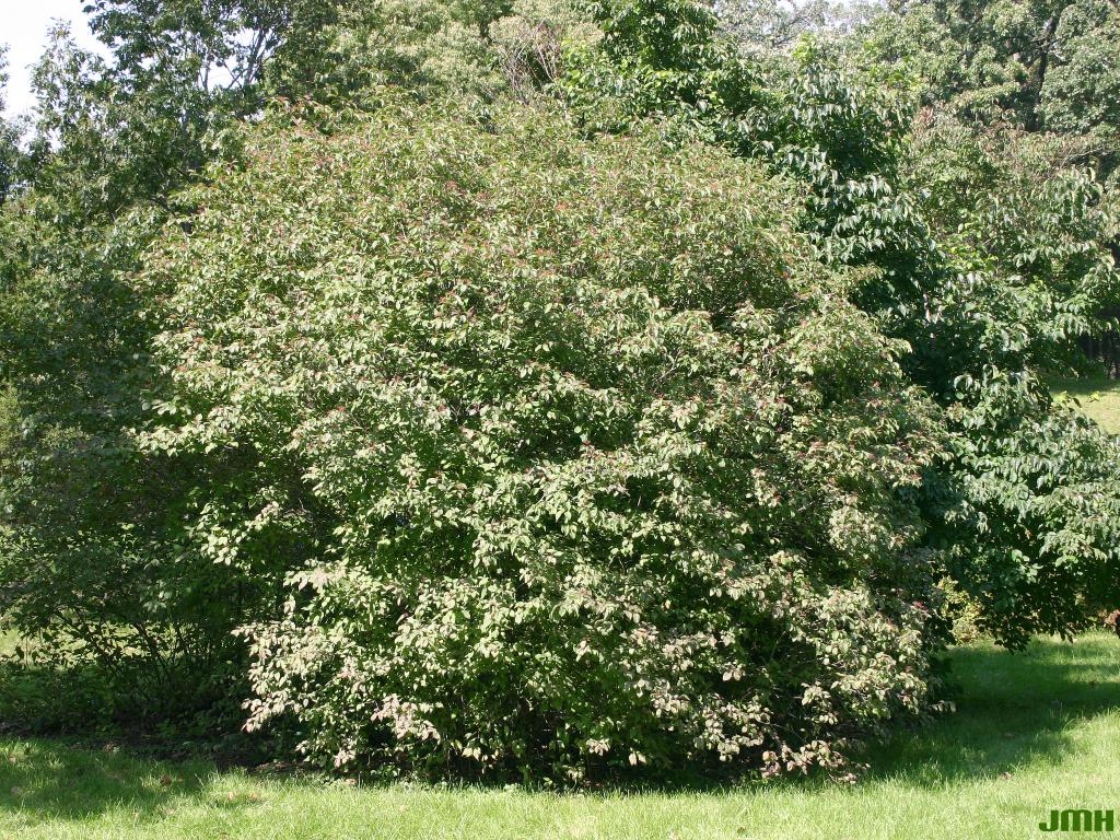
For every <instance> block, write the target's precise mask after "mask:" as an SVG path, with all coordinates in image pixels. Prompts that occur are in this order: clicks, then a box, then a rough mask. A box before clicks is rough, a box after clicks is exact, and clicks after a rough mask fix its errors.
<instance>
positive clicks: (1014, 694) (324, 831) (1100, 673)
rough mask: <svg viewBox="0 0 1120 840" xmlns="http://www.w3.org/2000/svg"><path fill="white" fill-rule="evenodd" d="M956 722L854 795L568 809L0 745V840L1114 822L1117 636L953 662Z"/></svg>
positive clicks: (645, 801) (1118, 776)
mask: <svg viewBox="0 0 1120 840" xmlns="http://www.w3.org/2000/svg"><path fill="white" fill-rule="evenodd" d="M953 663H954V672H955V674H956V679H958V680H959V681H960V683H961V684H962V686H963V688H964V694H963V695H962V696H961V697H960V699H959V702H958V710H957V712H956V713H955V714H952V715H947V716H945V717H944V718H942V719H940V720H939V721H937V722H936V723H935V724H933V725H932V726H930V727H927V728H925V729H922V730H919V731H916V732H912V733H904V734H901V735H899V736H898V737H897V738H895V739H894V741H892V742H891V743H889V744H887V745H885V746H882V747H880V748H878V749H876V750H874V751H872V752H871V753H870V754H869V755H868V756H866V760H867V761H868V762H869V763H870V764H871V770H870V771H869V772H868V774H867V775H866V776H865V778H864V779H863V781H861V782H860V783H859V784H858V785H855V786H851V787H848V786H835V785H830V784H826V783H821V782H803V783H784V784H780V785H772V786H769V787H765V788H757V789H740V790H730V791H725V792H703V793H700V792H686V793H679V792H676V793H673V792H649V793H642V794H629V795H628V794H622V793H614V794H605V795H590V794H589V795H575V794H550V793H533V792H527V791H524V790H519V789H506V790H486V789H478V788H463V789H456V788H433V787H425V786H410V785H405V784H399V785H390V786H386V787H369V788H364V787H360V786H357V785H352V784H347V783H345V782H343V781H326V780H323V779H318V778H314V777H306V778H302V779H299V778H291V777H288V778H277V777H274V776H271V777H270V776H269V775H268V774H264V773H247V772H245V771H235V772H231V771H224V772H222V771H219V770H217V769H216V768H214V767H213V766H212V765H208V764H206V763H177V764H166V763H160V762H155V761H145V760H140V759H138V758H135V757H132V756H129V755H127V754H125V753H123V752H119V751H113V750H112V749H110V750H96V751H94V750H89V749H79V748H75V747H70V746H67V745H66V744H64V743H60V742H52V741H48V740H19V739H6V740H3V739H0V837H2V838H13V840H15V838H20V840H25V839H26V840H36V838H73V839H74V840H78V838H81V840H108V838H114V840H137V838H160V840H165V839H166V840H178V839H180V838H181V840H187V838H190V839H191V840H195V838H208V840H222V838H229V840H241V838H246V839H247V840H250V839H252V840H255V839H256V838H261V840H264V838H269V840H289V839H290V840H296V838H301V839H302V838H307V840H312V839H314V840H320V839H322V840H327V839H328V838H330V840H334V838H339V840H346V839H347V838H354V840H358V838H361V839H362V840H377V839H379V838H399V839H400V840H405V838H418V839H419V838H424V840H428V838H470V840H499V838H501V840H506V838H549V840H552V839H553V838H642V839H643V840H644V838H665V840H669V838H676V840H685V838H695V840H701V838H703V840H711V838H735V840H748V838H754V840H763V838H774V839H775V840H777V838H782V839H783V840H787V839H788V840H796V838H814V839H815V840H816V839H818V838H859V840H874V839H875V838H906V840H920V838H938V840H988V838H1007V839H1008V840H1012V839H1013V840H1021V838H1031V837H1042V836H1044V835H1043V833H1042V832H1041V831H1039V829H1038V823H1039V821H1040V820H1043V819H1047V818H1048V814H1049V811H1050V809H1051V808H1073V807H1084V808H1090V809H1115V810H1117V811H1120V640H1118V639H1117V638H1116V637H1115V636H1110V635H1105V634H1103V633H1098V634H1093V635H1090V636H1087V637H1085V638H1084V639H1081V640H1079V641H1078V642H1077V643H1076V644H1075V645H1068V644H1062V643H1059V642H1055V641H1040V642H1036V643H1034V644H1033V645H1032V646H1031V648H1030V649H1029V650H1028V651H1027V652H1025V653H1023V654H1015V655H1012V654H1008V653H1004V652H1002V651H999V650H997V649H995V648H993V647H991V646H990V645H988V644H978V645H973V646H970V647H969V648H966V649H962V650H958V651H956V652H955V653H954V655H953Z"/></svg>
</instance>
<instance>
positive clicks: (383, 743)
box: [143, 103, 939, 777]
mask: <svg viewBox="0 0 1120 840" xmlns="http://www.w3.org/2000/svg"><path fill="white" fill-rule="evenodd" d="M336 125H337V124H336ZM246 155H247V158H246V163H245V165H244V166H243V167H242V168H238V169H237V170H236V171H234V170H232V169H229V170H226V171H223V172H221V173H214V175H215V177H214V179H213V181H212V184H211V185H209V186H206V187H200V188H198V189H197V190H196V191H195V192H194V193H193V194H192V196H191V200H192V201H193V202H194V203H195V205H196V207H197V212H196V213H195V214H194V215H193V216H191V217H189V218H184V219H182V220H181V221H180V222H179V223H177V224H176V225H174V226H172V227H170V228H168V230H167V233H166V235H165V237H164V239H163V241H162V242H161V243H160V245H159V247H157V248H156V249H155V250H154V251H153V252H152V253H151V255H150V258H149V261H148V266H149V267H148V273H147V281H148V282H149V283H150V284H152V289H153V290H154V291H155V292H156V293H158V294H159V295H162V306H163V310H162V314H161V317H162V318H164V319H166V324H167V329H166V331H165V332H164V333H163V334H162V335H161V336H160V337H159V338H158V340H157V358H158V360H159V361H160V363H161V364H162V365H163V369H164V371H165V373H166V375H167V377H168V381H169V383H170V385H169V386H168V389H167V391H166V392H165V393H163V394H161V395H160V398H159V400H158V401H157V404H156V411H157V412H158V417H159V419H158V420H157V421H155V423H154V424H153V426H152V427H151V428H150V429H149V430H148V431H147V433H146V434H145V435H144V436H143V443H144V446H146V447H148V448H149V449H150V450H154V451H158V452H161V453H163V454H165V455H171V456H175V457H183V456H186V455H191V456H193V457H197V458H201V459H204V460H208V461H209V463H211V464H212V465H213V467H212V468H213V470H214V471H216V472H218V471H224V473H225V478H224V479H223V480H222V481H221V482H220V483H219V482H213V483H211V484H209V485H206V486H201V485H200V487H199V490H198V497H197V498H198V499H199V501H200V504H202V505H203V506H202V508H201V512H200V515H199V516H198V518H197V519H196V520H195V521H194V522H192V524H191V534H192V538H193V539H194V540H195V541H196V542H197V543H198V544H199V545H201V546H203V547H204V549H205V550H208V551H209V552H210V553H211V556H212V558H213V559H214V561H216V562H218V563H223V564H229V565H232V566H236V567H240V568H244V569H261V570H272V572H275V571H276V570H277V569H281V570H286V571H287V582H288V585H289V587H290V599H289V601H288V605H287V609H286V614H285V615H284V617H283V618H282V619H281V620H262V621H258V622H256V623H253V624H252V625H251V626H248V627H247V628H245V631H244V632H245V635H246V636H247V637H248V639H249V640H250V641H251V645H252V650H253V654H254V659H253V662H254V664H253V667H252V672H251V680H252V685H253V689H254V699H253V700H252V702H251V704H250V710H251V725H253V726H260V725H263V724H265V723H266V722H267V721H269V720H270V719H272V718H275V717H277V716H284V717H288V718H290V719H292V718H294V720H296V721H297V722H298V725H299V726H300V727H301V729H302V733H303V748H304V749H305V750H306V751H307V752H308V753H309V754H310V755H311V756H313V757H314V758H316V759H320V760H323V761H326V762H332V761H333V763H334V764H335V765H339V766H342V765H351V764H352V763H354V762H357V761H363V760H366V759H368V758H377V757H381V758H391V759H396V760H399V761H401V762H403V763H406V764H408V765H410V766H411V767H413V768H414V769H420V770H428V771H432V772H437V773H438V772H445V771H449V770H451V771H454V770H458V771H466V772H479V771H482V772H494V773H506V772H510V771H516V772H521V773H531V774H537V773H544V774H550V775H551V774H554V775H563V774H569V775H572V776H576V777H578V776H579V775H581V774H583V773H586V772H597V771H601V770H604V769H607V768H609V767H612V766H621V767H627V766H629V765H644V764H647V763H648V764H651V765H666V764H669V763H671V762H675V761H683V760H689V761H696V762H701V763H702V762H705V761H709V760H712V761H714V760H716V759H720V760H727V761H731V762H738V763H739V766H741V767H744V768H756V769H763V770H766V771H770V772H777V771H780V770H793V769H795V768H802V767H807V766H809V765H811V764H814V763H819V764H822V765H825V766H833V767H835V766H837V765H838V764H839V763H840V761H841V757H840V755H841V754H842V752H843V749H842V748H843V744H844V743H845V740H846V739H848V738H850V737H851V736H853V735H858V734H860V733H866V732H868V731H871V730H873V729H875V728H876V727H878V726H880V725H881V724H883V723H885V722H886V721H888V720H890V719H892V718H894V717H896V716H898V715H900V714H910V713H915V712H918V711H919V710H921V709H922V708H923V707H924V705H925V704H926V703H927V701H928V689H929V677H928V671H927V667H926V665H927V659H926V656H927V652H928V650H927V644H926V642H927V639H928V634H927V632H926V631H927V630H929V627H928V624H929V622H928V621H927V616H928V615H929V614H930V613H929V609H930V599H931V598H933V597H934V596H933V593H934V587H933V583H932V581H934V580H935V579H936V575H937V569H935V568H934V565H935V564H934V563H933V562H932V559H933V558H932V557H931V556H930V555H929V554H927V553H923V552H921V551H917V550H913V548H912V547H913V546H914V544H915V543H916V540H917V538H918V537H919V536H920V535H919V530H920V525H919V521H920V520H919V517H918V515H917V512H916V510H915V508H914V506H913V504H912V502H911V495H912V491H913V488H915V487H916V486H917V485H918V484H919V482H920V481H921V475H922V471H923V469H924V467H925V466H926V465H928V464H929V463H930V462H931V460H932V459H933V458H935V457H936V453H937V451H938V449H939V444H938V442H937V441H938V432H937V429H938V423H937V421H936V419H935V416H934V414H933V411H932V409H931V408H930V406H929V405H928V404H927V403H926V402H924V401H923V400H922V399H921V398H920V397H919V396H917V395H916V394H915V392H913V391H912V390H911V389H909V388H908V387H907V385H906V382H905V380H904V378H903V376H902V374H901V372H900V370H899V367H898V364H897V361H896V357H897V356H898V354H899V353H901V352H902V351H903V349H904V348H903V347H902V346H900V345H897V344H893V343H891V342H890V341H887V340H885V339H883V338H882V337H881V336H880V335H879V334H877V333H876V331H875V330H874V328H873V326H872V324H871V322H870V321H869V319H868V318H867V317H866V316H864V315H863V314H861V313H860V312H859V311H857V310H856V309H855V308H853V307H852V306H851V305H849V304H848V303H846V302H845V290H846V288H847V286H848V285H849V284H850V283H851V282H853V279H852V278H851V277H849V276H848V275H846V274H843V273H838V272H835V271H832V270H830V269H826V268H824V267H822V266H821V265H820V264H819V263H818V262H816V261H815V260H814V259H813V258H812V256H811V248H810V247H809V246H808V245H807V242H806V240H805V239H804V237H803V236H802V235H801V234H798V233H797V232H796V226H797V218H796V217H797V215H798V210H797V209H796V207H797V200H796V198H794V197H792V196H791V195H790V194H789V192H788V191H787V189H786V187H785V186H784V185H783V184H782V183H781V182H777V181H773V180H770V179H769V178H768V177H767V176H765V175H764V174H763V173H762V172H761V170H760V169H759V168H758V167H756V166H754V165H752V164H750V163H747V162H743V161H737V160H733V159H731V158H730V157H729V156H727V155H726V154H724V153H722V152H720V151H718V150H715V149H712V148H704V147H700V146H694V147H693V146H690V147H686V148H684V149H682V150H678V151H674V152H666V151H665V150H664V148H663V147H662V146H661V145H660V144H659V142H658V140H657V139H656V137H654V136H652V134H651V135H650V136H640V137H625V138H613V139H599V140H596V141H593V142H590V141H585V140H581V139H579V138H578V136H577V135H576V133H575V132H574V131H573V130H572V129H570V128H569V127H568V126H567V124H566V122H565V120H564V118H563V116H562V114H559V113H555V112H539V111H533V110H530V109H524V108H522V109H510V110H505V109H499V110H497V111H496V112H494V113H491V114H489V115H487V117H486V118H485V119H479V120H475V119H472V118H470V117H469V115H467V114H464V113H461V112H458V111H457V109H456V108H454V107H452V106H450V105H448V104H446V103H441V104H440V105H438V106H435V107H426V108H419V109H415V110H410V109H409V108H407V107H404V106H401V107H386V108H385V109H383V110H382V111H381V112H379V113H378V114H377V115H376V116H375V117H363V118H354V120H353V122H352V123H351V124H349V127H347V128H345V129H337V128H336V130H335V131H334V132H333V133H322V132H320V131H317V130H316V129H314V128H312V127H308V126H301V125H299V124H296V125H295V126H294V127H291V126H289V127H286V128H276V127H270V126H269V125H265V126H263V127H261V128H258V129H256V130H254V132H253V133H252V135H251V137H250V138H249V139H248V141H247V152H246ZM231 465H234V466H232V467H231Z"/></svg>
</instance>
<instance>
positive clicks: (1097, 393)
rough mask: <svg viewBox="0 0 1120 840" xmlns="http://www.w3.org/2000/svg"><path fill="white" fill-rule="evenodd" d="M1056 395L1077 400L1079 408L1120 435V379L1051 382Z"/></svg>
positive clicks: (1098, 378)
mask: <svg viewBox="0 0 1120 840" xmlns="http://www.w3.org/2000/svg"><path fill="white" fill-rule="evenodd" d="M1051 390H1052V391H1053V393H1054V396H1055V397H1057V398H1058V399H1059V400H1062V401H1069V400H1076V402H1077V404H1078V408H1079V409H1080V410H1081V411H1083V412H1084V413H1085V414H1087V415H1088V416H1089V417H1091V418H1093V419H1094V420H1096V421H1097V423H1099V424H1100V425H1101V427H1102V428H1104V429H1107V430H1108V431H1109V432H1111V433H1112V434H1114V435H1120V379H1105V378H1104V377H1088V378H1085V379H1061V380H1057V381H1055V382H1052V383H1051Z"/></svg>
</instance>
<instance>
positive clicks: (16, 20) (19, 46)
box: [0, 0, 105, 117]
mask: <svg viewBox="0 0 1120 840" xmlns="http://www.w3.org/2000/svg"><path fill="white" fill-rule="evenodd" d="M88 1H89V0H0V44H7V45H8V77H9V78H8V87H7V90H6V91H5V97H4V98H5V99H6V101H7V108H5V110H4V116H6V117H11V116H15V115H16V114H20V113H23V112H24V111H27V110H29V109H30V108H31V107H32V106H33V105H34V104H35V102H34V100H33V99H32V96H31V65H33V64H35V62H37V61H38V60H39V57H40V56H41V55H42V54H43V48H44V47H45V46H46V43H47V32H49V31H50V29H51V26H52V25H53V24H52V21H55V20H62V21H65V22H67V23H69V24H70V33H71V34H72V35H73V36H74V40H75V41H77V42H78V45H79V46H81V47H84V48H86V49H98V48H99V49H98V52H101V53H104V52H105V50H104V47H102V46H101V45H100V43H99V42H98V41H97V39H96V38H94V37H93V34H92V33H91V32H90V31H89V26H88V25H87V24H86V16H85V13H84V12H82V6H84V5H85V4H86V3H87V2H88Z"/></svg>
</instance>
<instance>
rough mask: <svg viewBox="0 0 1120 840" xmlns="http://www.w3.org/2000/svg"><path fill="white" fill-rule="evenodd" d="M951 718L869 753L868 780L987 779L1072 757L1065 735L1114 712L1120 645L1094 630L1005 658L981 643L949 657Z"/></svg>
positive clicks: (1118, 705) (1119, 695)
mask: <svg viewBox="0 0 1120 840" xmlns="http://www.w3.org/2000/svg"><path fill="white" fill-rule="evenodd" d="M950 661H951V663H952V674H951V679H952V680H953V681H954V682H957V683H958V684H959V685H960V687H961V692H960V694H959V696H958V697H957V699H956V712H955V713H949V714H946V715H944V716H943V717H941V718H939V719H938V720H936V721H935V722H934V723H933V724H931V725H929V726H926V727H924V728H920V729H913V730H909V731H904V732H899V733H898V734H896V735H895V736H894V737H892V738H891V739H890V740H889V741H888V742H887V743H885V744H881V745H879V746H877V747H873V748H870V749H868V751H867V753H866V755H865V756H864V757H863V760H864V761H866V762H867V763H869V764H870V767H871V771H870V773H869V776H868V778H869V779H877V778H878V779H897V780H900V781H906V782H909V783H912V784H918V785H933V786H939V785H942V784H944V783H945V782H948V781H954V780H960V779H971V778H991V777H996V776H1000V775H1001V774H1005V773H1010V772H1011V771H1013V770H1015V769H1016V768H1019V767H1022V766H1024V765H1027V764H1037V763H1039V762H1046V763H1051V764H1060V763H1062V762H1063V761H1066V760H1069V759H1070V758H1071V756H1073V755H1074V750H1075V749H1076V745H1075V744H1074V742H1073V738H1072V736H1071V733H1070V730H1071V728H1073V727H1075V726H1077V725H1078V724H1080V723H1083V722H1086V721H1089V720H1092V719H1093V718H1097V717H1100V716H1102V715H1107V714H1120V640H1118V639H1117V638H1116V637H1115V636H1111V635H1106V634H1104V633H1093V634H1090V635H1088V636H1085V637H1083V638H1081V639H1079V640H1078V641H1077V642H1075V643H1073V644H1070V643H1068V642H1060V641H1056V640H1040V641H1035V642H1033V643H1032V644H1031V645H1030V647H1029V648H1028V649H1027V650H1026V651H1023V652H1019V653H1009V652H1007V651H1004V650H1001V649H999V648H996V647H995V646H992V645H988V644H978V645H973V646H971V647H968V648H963V649H960V650H956V651H953V653H952V654H951V658H950Z"/></svg>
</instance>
